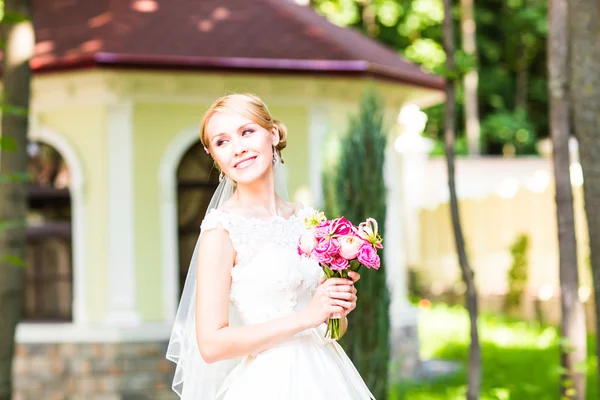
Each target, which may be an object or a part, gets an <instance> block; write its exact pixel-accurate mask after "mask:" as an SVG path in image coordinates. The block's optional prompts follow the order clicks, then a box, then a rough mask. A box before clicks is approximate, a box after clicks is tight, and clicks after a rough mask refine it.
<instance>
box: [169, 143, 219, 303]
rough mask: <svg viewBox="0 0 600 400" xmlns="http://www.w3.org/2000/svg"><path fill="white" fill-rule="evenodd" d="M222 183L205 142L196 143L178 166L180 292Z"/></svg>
mask: <svg viewBox="0 0 600 400" xmlns="http://www.w3.org/2000/svg"><path fill="white" fill-rule="evenodd" d="M218 185H219V172H218V171H217V169H216V168H215V167H214V165H213V160H212V157H211V156H209V155H208V154H206V152H205V151H204V148H203V146H202V143H200V142H196V143H195V144H193V145H192V146H191V147H190V148H189V149H188V151H187V152H186V153H185V155H184V156H183V157H182V159H181V162H180V163H179V166H178V167H177V223H178V234H179V295H181V292H182V290H183V284H184V283H185V278H186V275H187V271H188V268H189V266H190V260H191V258H192V254H193V252H194V246H195V245H196V241H197V240H198V233H199V231H200V222H201V221H202V218H204V214H205V212H206V209H207V208H208V203H209V202H210V199H211V197H212V195H213V193H214V191H215V189H216V188H217V186H218Z"/></svg>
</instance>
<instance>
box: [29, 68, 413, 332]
mask: <svg viewBox="0 0 600 400" xmlns="http://www.w3.org/2000/svg"><path fill="white" fill-rule="evenodd" d="M372 84H373V81H372V80H370V79H361V78H345V77H340V76H337V77H325V76H319V77H310V76H292V75H259V74H221V73H196V72H177V73H175V72H168V71H144V72H139V71H106V70H104V71H95V70H90V71H78V72H73V73H68V74H61V75H56V76H51V75H46V76H44V77H43V78H39V79H36V81H35V85H36V86H35V88H36V90H35V96H34V104H35V109H36V115H37V116H38V117H39V123H40V124H41V125H44V126H47V127H49V128H50V129H52V130H54V131H56V132H57V133H58V134H60V135H62V136H64V138H65V139H66V140H67V141H68V142H69V143H71V145H72V146H73V148H74V150H75V151H76V153H77V154H78V155H79V157H80V159H81V162H82V164H83V167H84V186H85V194H84V198H85V207H86V208H85V213H86V215H85V218H86V220H85V229H86V248H85V250H84V264H85V265H84V268H86V271H87V288H86V296H87V298H86V306H87V309H88V315H89V317H90V320H91V322H92V323H100V322H102V321H103V320H104V318H105V317H106V316H107V314H108V311H109V309H108V307H109V298H108V296H109V287H108V271H109V268H108V235H109V232H108V182H107V179H108V170H109V166H108V164H107V162H108V154H107V151H108V150H107V145H108V143H107V132H106V129H107V117H108V111H107V110H108V107H110V106H111V105H112V104H114V103H115V102H122V101H125V102H131V103H132V105H133V114H132V118H133V121H132V124H133V130H134V143H133V149H134V150H133V151H134V154H133V172H134V178H133V182H134V208H133V209H134V213H135V215H134V234H135V239H134V246H135V249H134V251H135V270H136V307H137V311H138V312H139V314H140V316H141V318H142V321H144V322H152V321H163V319H164V315H165V310H163V307H164V293H163V270H162V268H163V265H162V257H163V253H162V252H163V248H164V244H163V242H162V241H163V232H162V229H163V227H162V225H161V223H162V221H161V218H162V209H161V206H162V200H163V199H162V193H161V192H160V191H161V187H160V182H159V168H160V163H161V160H162V158H163V156H164V151H165V150H166V149H167V147H168V145H169V143H170V141H171V140H172V139H173V138H174V137H175V136H176V135H178V134H179V133H181V132H182V131H184V130H187V129H189V128H190V127H192V126H194V127H195V126H198V124H199V121H200V119H201V117H202V114H203V113H204V111H205V110H206V109H207V108H208V106H209V105H210V104H211V103H212V102H213V101H214V100H215V99H216V98H217V97H219V96H222V95H224V94H226V93H228V92H245V91H248V92H252V93H256V94H257V95H259V96H260V97H261V98H262V99H263V100H264V101H265V102H266V103H267V104H268V106H269V109H270V111H271V113H272V114H273V115H274V116H275V118H277V119H280V120H282V121H283V122H284V123H285V124H286V125H287V127H288V131H289V138H288V147H287V148H286V149H285V151H284V153H283V156H284V159H285V164H286V167H287V172H288V190H289V195H290V198H291V199H292V200H299V199H302V198H303V196H301V194H303V193H306V192H307V191H309V190H310V182H309V179H310V165H309V151H310V145H309V127H310V111H311V109H314V107H315V105H318V106H319V107H320V106H321V105H323V106H325V109H326V110H327V111H326V115H327V116H328V121H327V124H328V134H329V135H333V136H334V137H335V136H336V135H339V134H343V133H344V132H345V131H346V126H347V122H348V115H349V113H351V112H355V111H356V109H357V108H356V105H357V104H358V102H359V101H360V97H361V95H362V94H363V93H364V90H365V89H366V88H367V87H369V86H371V85H372ZM375 86H376V87H377V89H379V90H381V93H382V95H383V97H384V100H385V102H386V105H387V106H388V107H389V108H390V109H391V110H397V109H398V108H399V106H400V105H401V104H402V102H404V101H406V100H407V99H411V98H413V97H414V96H415V93H416V92H415V90H414V88H408V87H406V86H401V85H395V84H391V83H384V84H382V83H376V85H375ZM86 104H88V105H86ZM325 156H326V157H327V156H329V154H327V153H326V154H325ZM199 222H200V221H199Z"/></svg>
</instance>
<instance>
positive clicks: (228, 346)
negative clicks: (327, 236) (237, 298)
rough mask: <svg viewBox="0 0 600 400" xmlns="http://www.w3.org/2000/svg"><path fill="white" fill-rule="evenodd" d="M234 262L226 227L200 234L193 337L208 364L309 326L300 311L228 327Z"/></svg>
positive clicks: (275, 341)
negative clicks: (258, 322)
mask: <svg viewBox="0 0 600 400" xmlns="http://www.w3.org/2000/svg"><path fill="white" fill-rule="evenodd" d="M234 261H235V250H234V248H233V245H232V243H231V240H230V239H229V235H228V233H227V231H226V230H225V229H223V228H216V229H211V230H209V231H207V232H205V233H203V235H202V238H201V240H200V245H199V249H198V260H197V262H198V264H197V265H196V267H197V271H198V273H197V276H196V279H197V281H196V287H197V292H196V340H197V341H198V348H199V349H200V354H201V355H202V358H203V359H204V361H205V362H207V363H213V362H216V361H220V360H224V359H228V358H236V357H240V356H244V355H248V354H257V353H260V352H261V351H263V350H266V349H268V348H270V347H273V346H274V345H276V344H278V343H280V342H281V341H283V340H284V339H286V338H288V337H291V336H293V335H294V334H296V333H298V332H301V331H303V330H305V329H308V328H309V327H310V321H309V318H306V317H305V313H304V312H303V311H298V312H295V313H293V314H290V315H288V316H285V317H281V318H278V319H274V320H272V321H268V322H264V323H260V324H255V325H247V326H239V327H230V326H229V315H228V314H229V289H230V286H231V269H232V268H233V265H234Z"/></svg>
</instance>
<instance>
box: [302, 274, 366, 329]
mask: <svg viewBox="0 0 600 400" xmlns="http://www.w3.org/2000/svg"><path fill="white" fill-rule="evenodd" d="M353 284H354V281H353V280H352V281H350V280H348V279H342V278H331V279H327V280H325V279H323V280H321V282H320V285H319V288H318V289H317V291H316V292H315V294H314V295H313V298H312V300H311V301H310V303H309V304H308V306H307V307H306V308H305V309H304V310H303V313H304V314H305V316H306V318H307V320H306V322H307V325H308V327H309V328H315V327H317V326H319V325H321V324H322V323H323V322H326V321H327V320H328V319H329V318H330V317H331V316H332V315H333V314H342V315H346V314H344V313H345V308H344V305H346V304H347V303H348V302H347V301H346V300H342V299H339V298H336V297H334V296H336V295H334V293H340V294H342V293H346V294H350V291H351V290H352V289H353V288H354V286H353Z"/></svg>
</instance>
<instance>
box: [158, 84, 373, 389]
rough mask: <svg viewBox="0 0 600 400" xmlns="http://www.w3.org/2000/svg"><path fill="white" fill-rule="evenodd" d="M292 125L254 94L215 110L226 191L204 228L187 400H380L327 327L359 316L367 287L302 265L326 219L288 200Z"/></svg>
mask: <svg viewBox="0 0 600 400" xmlns="http://www.w3.org/2000/svg"><path fill="white" fill-rule="evenodd" d="M286 137H287V132H286V128H285V126H284V125H283V124H282V123H281V122H280V121H278V120H275V119H273V118H272V117H271V115H270V113H269V111H268V109H267V107H266V105H265V104H264V103H263V102H262V101H261V100H260V99H259V98H258V97H256V96H254V95H250V94H231V95H227V96H225V97H222V98H220V99H218V100H217V101H215V103H213V105H212V106H211V107H210V109H209V110H208V111H207V112H206V114H205V115H204V118H203V120H202V125H201V131H200V138H201V141H202V144H203V145H204V148H205V151H206V152H207V153H208V154H210V156H211V157H212V158H213V160H214V161H215V163H216V165H217V166H218V168H219V169H220V171H221V183H220V184H219V187H218V188H217V191H216V192H215V195H214V196H213V199H212V200H211V204H210V205H209V207H208V210H207V213H206V216H205V218H204V220H203V221H202V224H201V227H200V237H199V238H198V242H197V244H196V248H195V250H194V254H193V256H192V261H191V264H190V269H189V272H188V275H187V278H186V282H185V286H184V290H183V294H182V297H181V301H180V304H179V309H178V311H177V317H176V321H175V324H174V326H173V331H172V333H171V338H170V341H169V346H168V349H167V358H168V359H170V360H171V361H173V362H175V363H176V364H177V365H176V370H175V375H174V378H173V390H174V391H175V392H176V393H177V394H178V395H179V396H180V397H181V398H182V399H183V400H217V399H218V400H242V399H251V400H254V399H263V400H270V399H273V400H274V399H282V400H283V399H284V400H334V399H340V400H342V399H343V400H354V399H356V400H363V399H374V397H373V395H372V394H371V392H370V391H369V389H368V388H367V386H366V385H365V383H364V381H363V380H362V378H361V377H360V375H359V373H358V371H357V370H356V368H355V367H354V365H353V364H352V362H351V361H350V359H349V358H348V356H347V355H346V353H345V352H344V350H343V349H342V348H341V346H340V345H339V344H338V343H337V341H335V340H331V339H327V338H325V327H326V323H327V320H328V319H329V317H330V316H332V315H333V314H340V315H341V318H342V320H341V330H342V334H343V333H344V332H345V331H346V329H347V325H348V320H347V318H346V316H347V315H348V313H350V312H351V311H352V310H353V309H354V308H355V306H356V288H355V287H354V285H353V284H354V282H356V281H357V280H358V279H359V278H360V276H359V275H358V274H357V273H351V274H352V275H351V277H350V278H351V280H345V279H341V278H332V279H328V280H324V279H323V273H322V270H321V268H320V267H319V265H318V264H317V263H316V262H314V261H312V260H310V259H308V258H305V257H301V256H299V255H298V251H297V244H298V239H299V237H300V235H301V234H302V233H303V232H304V231H305V230H306V228H305V226H304V218H305V217H306V216H308V215H310V214H311V213H312V212H313V211H314V210H312V209H311V208H310V207H308V206H304V205H298V204H293V203H289V202H287V201H286V200H285V199H286V197H287V194H286V193H285V192H286V190H285V179H283V178H282V170H281V167H282V165H281V164H282V163H283V161H282V159H281V151H282V150H283V149H284V148H285V146H286Z"/></svg>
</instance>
